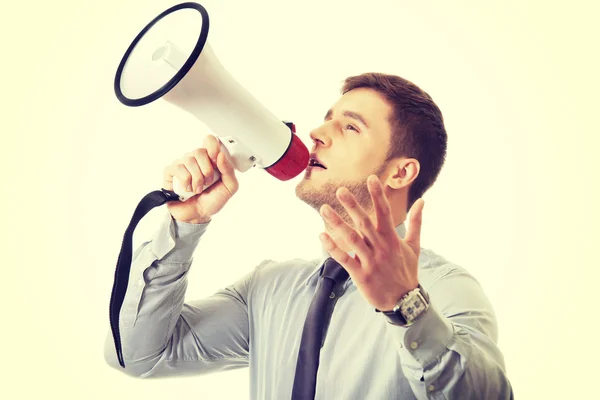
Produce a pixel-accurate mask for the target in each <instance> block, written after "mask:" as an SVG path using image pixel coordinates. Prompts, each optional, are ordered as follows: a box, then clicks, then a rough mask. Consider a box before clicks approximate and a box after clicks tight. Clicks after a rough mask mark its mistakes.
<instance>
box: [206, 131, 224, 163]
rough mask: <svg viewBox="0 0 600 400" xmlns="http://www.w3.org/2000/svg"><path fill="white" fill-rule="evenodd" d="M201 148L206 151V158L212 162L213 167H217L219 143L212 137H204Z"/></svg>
mask: <svg viewBox="0 0 600 400" xmlns="http://www.w3.org/2000/svg"><path fill="white" fill-rule="evenodd" d="M202 148H204V149H206V152H207V153H208V158H210V160H211V161H212V163H213V165H217V156H218V155H219V151H220V150H221V142H220V141H219V139H218V138H217V137H216V136H214V135H206V136H205V137H204V140H203V142H202Z"/></svg>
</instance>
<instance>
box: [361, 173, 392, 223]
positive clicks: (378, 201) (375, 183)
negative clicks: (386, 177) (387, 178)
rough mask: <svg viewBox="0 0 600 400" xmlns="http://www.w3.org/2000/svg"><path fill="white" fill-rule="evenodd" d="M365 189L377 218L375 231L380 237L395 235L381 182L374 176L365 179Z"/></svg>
mask: <svg viewBox="0 0 600 400" xmlns="http://www.w3.org/2000/svg"><path fill="white" fill-rule="evenodd" d="M367 187H368V189H369V193H370V194H371V200H372V201H373V207H374V208H375V216H376V218H377V231H378V232H379V233H380V234H382V235H395V234H396V227H395V226H394V220H393V218H392V210H391V208H390V203H389V201H388V199H387V198H386V197H385V193H384V192H383V186H382V185H381V181H380V180H379V178H378V177H377V176H375V175H371V176H369V178H368V179H367Z"/></svg>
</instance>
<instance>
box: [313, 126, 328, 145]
mask: <svg viewBox="0 0 600 400" xmlns="http://www.w3.org/2000/svg"><path fill="white" fill-rule="evenodd" d="M330 131H331V126H330V124H328V123H324V124H323V125H321V126H319V127H318V128H315V129H313V130H312V131H311V132H310V138H311V139H312V141H313V142H315V143H320V144H321V145H323V146H325V147H328V146H329V145H330V144H331V132H330Z"/></svg>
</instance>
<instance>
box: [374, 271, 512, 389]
mask: <svg viewBox="0 0 600 400" xmlns="http://www.w3.org/2000/svg"><path fill="white" fill-rule="evenodd" d="M425 290H426V291H427V293H428V294H429V296H430V307H429V309H428V310H427V311H426V312H425V314H424V315H423V316H422V317H421V318H419V320H417V321H416V322H415V323H414V324H413V325H411V326H409V327H402V326H397V325H392V324H388V329H389V330H390V332H391V334H392V335H395V336H396V337H397V339H398V340H396V341H395V343H396V344H397V351H398V352H399V356H400V358H401V363H402V368H403V371H404V373H405V375H406V376H407V378H408V379H409V382H410V385H411V387H412V390H413V392H414V394H415V396H416V397H417V398H418V399H445V400H450V399H486V400H496V399H512V398H513V392H512V388H511V385H510V382H509V380H508V378H507V375H506V370H505V365H504V358H503V355H502V353H501V351H500V350H499V348H498V346H497V344H496V341H497V322H496V317H495V314H494V311H493V309H492V306H491V304H490V302H489V300H488V299H487V297H486V296H485V293H484V292H483V290H482V288H481V286H480V285H479V283H478V282H477V281H476V280H475V279H474V278H473V277H472V276H471V275H469V274H468V273H467V272H466V271H464V270H462V269H461V268H458V267H457V268H453V269H452V270H451V271H450V272H449V273H448V274H446V275H445V276H443V277H442V278H440V279H437V280H436V281H435V282H433V284H431V285H430V287H429V288H425ZM384 318H385V316H384Z"/></svg>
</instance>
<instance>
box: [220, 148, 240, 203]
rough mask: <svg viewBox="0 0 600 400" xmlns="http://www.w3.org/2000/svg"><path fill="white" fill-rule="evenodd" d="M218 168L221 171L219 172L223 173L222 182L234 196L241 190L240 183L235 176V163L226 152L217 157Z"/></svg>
mask: <svg viewBox="0 0 600 400" xmlns="http://www.w3.org/2000/svg"><path fill="white" fill-rule="evenodd" d="M217 168H218V169H219V172H221V182H222V183H223V185H225V187H226V188H227V190H228V191H229V193H230V194H231V195H232V196H233V195H234V194H235V193H236V192H237V190H238V188H239V182H238V180H237V177H236V176H235V169H234V167H233V163H232V162H231V159H230V158H229V157H227V156H226V154H225V153H224V152H219V154H218V156H217Z"/></svg>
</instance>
